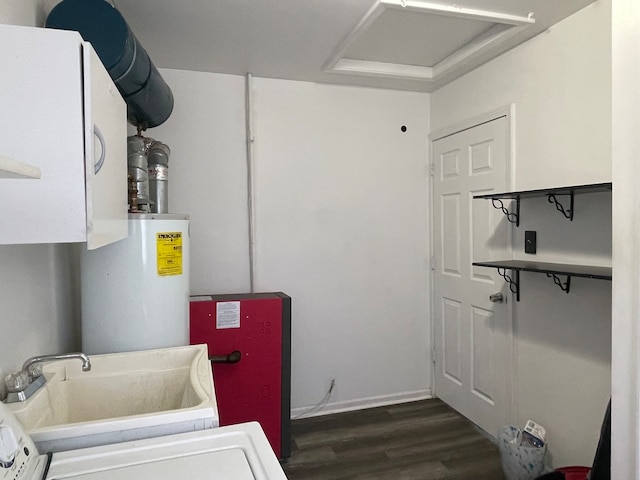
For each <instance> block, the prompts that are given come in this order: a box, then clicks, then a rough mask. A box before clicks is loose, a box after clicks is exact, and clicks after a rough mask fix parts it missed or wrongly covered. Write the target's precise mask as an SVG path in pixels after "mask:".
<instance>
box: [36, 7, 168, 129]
mask: <svg viewBox="0 0 640 480" xmlns="http://www.w3.org/2000/svg"><path fill="white" fill-rule="evenodd" d="M45 26H46V27H47V28H58V29H62V30H74V31H77V32H79V33H80V35H82V38H84V40H86V41H88V42H91V44H92V45H93V48H94V49H95V51H96V53H97V54H98V56H99V57H100V60H101V61H102V63H103V64H104V66H105V68H106V69H107V71H108V72H109V75H110V76H111V78H112V79H113V81H114V83H115V84H116V86H117V87H118V90H119V91H120V94H121V95H122V97H123V98H124V100H125V102H126V103H127V115H128V118H129V122H130V123H131V124H132V125H135V126H139V127H142V128H143V129H144V128H151V127H156V126H158V125H160V124H161V123H163V122H164V121H165V120H166V119H167V118H169V115H171V112H172V110H173V93H172V92H171V89H170V88H169V86H168V85H167V84H166V83H165V81H164V80H163V78H162V77H161V76H160V73H159V72H158V70H157V68H156V67H155V65H154V64H153V63H152V62H151V60H150V59H149V56H148V55H147V52H146V51H145V49H144V48H143V47H142V45H141V44H140V42H139V41H138V39H137V38H136V37H135V35H134V34H133V32H132V31H131V29H130V28H129V25H127V22H126V21H125V20H124V18H123V17H122V15H121V14H120V12H119V11H118V10H117V9H116V8H114V7H113V6H112V5H111V4H109V3H107V2H105V1H104V0H63V1H62V2H60V3H59V4H58V5H56V6H55V7H54V8H53V10H51V13H50V14H49V16H48V17H47V20H46V24H45Z"/></svg>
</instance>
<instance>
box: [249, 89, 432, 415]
mask: <svg viewBox="0 0 640 480" xmlns="http://www.w3.org/2000/svg"><path fill="white" fill-rule="evenodd" d="M402 125H405V126H406V127H407V131H406V132H405V133H403V132H402V131H401V126H402ZM428 130H429V125H428V95H426V94H419V93H408V92H405V93H402V92H394V91H385V90H374V89H364V88H354V87H338V86H327V85H318V84H313V83H303V82H287V81H279V80H267V79H256V80H255V173H256V191H255V195H256V237H257V249H256V251H257V253H256V267H257V271H256V284H257V287H258V289H259V290H272V289H282V290H284V291H285V292H287V293H289V294H291V295H292V297H293V312H294V321H293V341H292V344H293V345H292V348H293V361H292V393H293V407H294V414H296V413H298V410H302V411H304V409H305V408H306V407H312V406H313V405H315V404H316V403H317V402H319V401H320V400H321V399H322V398H323V396H324V394H325V392H326V391H327V388H328V386H329V384H330V381H331V379H335V381H336V388H335V390H334V392H333V397H332V399H331V401H330V403H329V405H328V407H327V408H328V409H332V410H336V409H344V408H352V407H362V406H368V405H373V404H376V403H380V402H392V401H396V400H404V399H415V398H419V397H423V396H425V395H427V394H428V390H427V389H428V386H429V385H430V378H429V377H430V370H429V362H428V359H429V357H430V339H429V326H428V325H429V324H428V308H427V307H428V292H429V284H428V277H429V270H428V252H429V250H428V240H427V239H428V238H429V232H428V229H427V219H428V211H429V210H428V196H427V183H428V182H427V171H426V161H427V150H426V149H427V133H428Z"/></svg>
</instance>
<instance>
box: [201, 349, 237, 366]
mask: <svg viewBox="0 0 640 480" xmlns="http://www.w3.org/2000/svg"><path fill="white" fill-rule="evenodd" d="M209 360H210V361H211V363H238V362H239V361H240V360H242V353H240V352H239V351H238V350H234V351H233V352H231V353H230V354H229V355H209Z"/></svg>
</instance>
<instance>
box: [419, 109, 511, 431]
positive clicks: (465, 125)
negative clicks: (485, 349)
mask: <svg viewBox="0 0 640 480" xmlns="http://www.w3.org/2000/svg"><path fill="white" fill-rule="evenodd" d="M500 117H506V119H507V132H506V135H507V148H506V151H507V158H506V161H505V167H506V170H507V172H506V174H507V190H511V189H513V186H514V185H515V157H516V151H515V119H516V107H515V104H514V103H511V104H508V105H505V106H502V107H499V108H496V109H494V110H490V111H488V112H485V113H483V114H480V115H476V116H474V117H471V118H468V119H466V120H462V121H460V122H457V123H455V124H453V125H449V126H447V127H444V128H441V129H439V130H437V131H435V132H433V133H431V134H429V137H428V138H429V159H428V162H429V163H428V164H429V196H430V197H429V198H430V199H429V201H430V202H431V205H432V206H433V205H434V198H433V182H434V179H433V174H434V163H433V162H434V159H433V143H434V142H435V141H437V140H440V139H442V138H445V137H448V136H450V135H454V134H456V133H459V132H462V131H464V130H468V129H470V128H473V127H477V126H479V125H482V124H483V123H488V122H490V121H492V120H496V119H498V118H500ZM433 216H434V214H433V208H431V209H430V215H429V232H430V234H431V238H430V239H429V241H430V244H429V255H430V267H431V268H430V273H429V275H430V279H429V280H430V284H431V288H430V289H429V305H430V312H429V315H430V317H431V322H430V323H431V325H430V336H431V371H430V374H431V375H430V376H431V392H432V395H433V396H436V395H437V392H436V389H435V383H436V349H435V346H436V336H435V305H434V299H435V274H434V262H435V251H434V247H433V246H434V243H435V241H434V221H433ZM512 230H513V227H512V228H511V229H510V230H509V239H508V244H509V245H511V247H513V233H512ZM514 300H515V297H514V294H513V293H511V295H510V296H509V297H508V301H507V304H506V307H507V318H508V320H509V328H508V331H507V334H508V336H509V339H510V341H509V345H508V348H509V358H510V360H511V361H510V362H509V365H508V366H507V374H508V378H507V412H506V415H507V419H508V421H509V423H513V422H514V419H515V418H516V414H517V412H516V404H517V402H516V401H515V395H514V392H515V383H516V377H517V374H518V372H517V342H516V328H515V315H514V313H515V312H514V309H513V303H514Z"/></svg>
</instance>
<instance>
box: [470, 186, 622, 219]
mask: <svg viewBox="0 0 640 480" xmlns="http://www.w3.org/2000/svg"><path fill="white" fill-rule="evenodd" d="M611 190H612V185H611V183H610V182H609V183H593V184H589V185H574V186H570V187H555V188H542V189H538V190H521V191H519V192H503V193H489V194H485V195H474V196H473V198H486V199H490V200H491V201H492V204H493V206H494V208H497V209H499V210H502V212H503V213H504V214H505V215H506V216H507V220H508V221H509V222H511V223H514V224H515V225H516V227H517V226H519V225H520V199H522V198H534V197H544V196H546V197H547V200H548V201H549V203H552V204H554V205H555V207H556V209H557V210H558V211H559V212H560V213H562V215H564V216H565V217H566V218H568V219H569V220H570V221H572V220H573V202H574V196H575V194H576V193H602V192H611ZM558 197H564V198H562V200H564V201H562V200H561V199H559V198H558ZM503 200H515V201H516V206H515V210H514V211H509V209H508V208H507V207H506V206H505V205H504V202H503ZM567 202H568V204H567Z"/></svg>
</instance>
